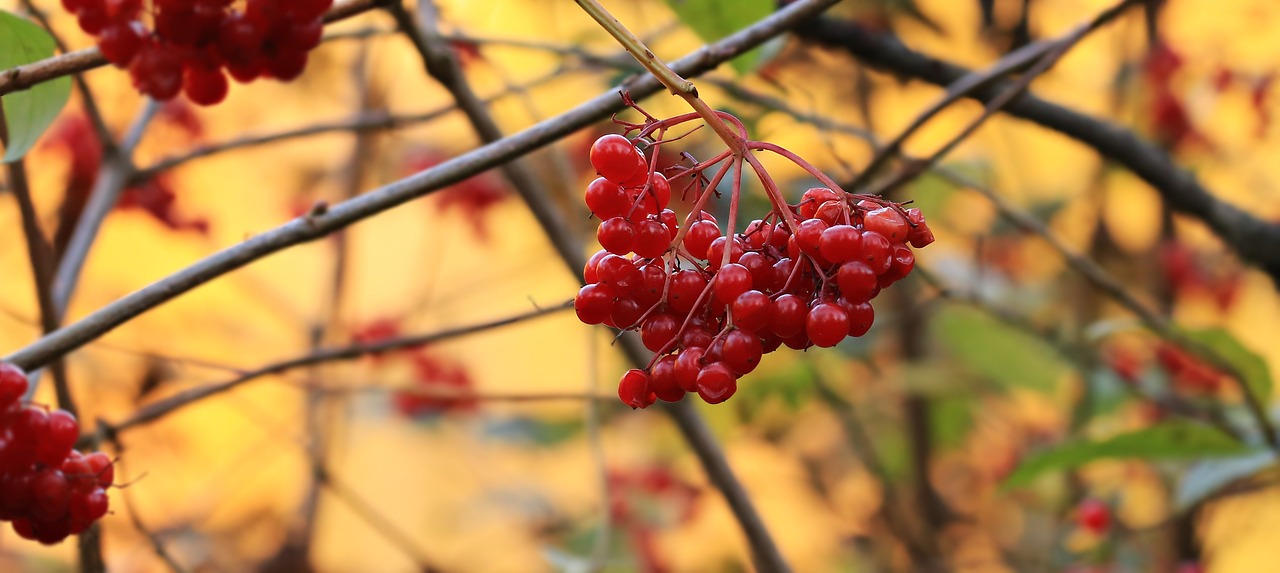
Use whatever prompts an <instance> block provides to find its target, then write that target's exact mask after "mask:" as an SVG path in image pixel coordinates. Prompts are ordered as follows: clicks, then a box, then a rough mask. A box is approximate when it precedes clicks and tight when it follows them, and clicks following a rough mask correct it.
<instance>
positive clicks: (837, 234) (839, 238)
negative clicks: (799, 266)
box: [818, 225, 862, 263]
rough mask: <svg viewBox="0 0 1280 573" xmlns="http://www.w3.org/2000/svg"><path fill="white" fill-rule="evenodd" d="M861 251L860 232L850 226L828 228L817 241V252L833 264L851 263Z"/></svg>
mask: <svg viewBox="0 0 1280 573" xmlns="http://www.w3.org/2000/svg"><path fill="white" fill-rule="evenodd" d="M861 249H862V232H861V231H859V230H857V229H856V228H854V227H853V226H852V225H835V226H832V227H828V228H827V230H825V231H823V232H822V236H821V237H820V238H819V239H818V252H819V253H821V254H822V258H824V259H827V260H828V261H831V262H833V263H843V262H845V261H851V260H853V259H854V258H856V257H857V256H858V253H859V251H860V250H861Z"/></svg>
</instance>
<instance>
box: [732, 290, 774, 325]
mask: <svg viewBox="0 0 1280 573" xmlns="http://www.w3.org/2000/svg"><path fill="white" fill-rule="evenodd" d="M732 310H733V324H734V326H737V327H738V328H741V329H743V330H746V331H748V332H752V333H756V334H764V333H766V332H765V331H767V330H768V328H769V322H770V321H771V320H772V319H773V301H771V300H769V297H768V295H766V294H764V293H762V292H760V291H758V290H749V291H747V292H744V293H742V294H741V295H738V298H736V299H734V301H733V306H732Z"/></svg>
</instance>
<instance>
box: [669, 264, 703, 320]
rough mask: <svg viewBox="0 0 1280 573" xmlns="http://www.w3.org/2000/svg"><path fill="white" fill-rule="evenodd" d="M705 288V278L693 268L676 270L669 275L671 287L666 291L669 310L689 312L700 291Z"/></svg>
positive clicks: (681, 312)
mask: <svg viewBox="0 0 1280 573" xmlns="http://www.w3.org/2000/svg"><path fill="white" fill-rule="evenodd" d="M706 288H707V279H706V278H705V277H703V276H702V273H699V272H698V271H694V270H688V269H686V270H682V271H677V272H676V273H675V274H674V275H672V276H671V287H670V290H669V291H668V293H667V304H668V305H670V306H671V310H674V311H676V312H677V313H680V314H682V315H684V314H689V312H690V311H692V310H693V305H694V303H695V302H697V300H698V297H700V296H701V295H702V291H704V290H706Z"/></svg>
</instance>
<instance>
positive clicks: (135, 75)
mask: <svg viewBox="0 0 1280 573" xmlns="http://www.w3.org/2000/svg"><path fill="white" fill-rule="evenodd" d="M129 76H130V77H131V78H132V79H133V87H135V88H137V89H138V91H140V92H142V93H144V94H147V95H148V96H151V98H152V99H156V100H162V101H163V100H169V99H173V97H174V96H176V95H178V92H179V91H181V90H182V60H181V58H180V57H179V56H178V54H177V53H176V52H174V51H172V50H169V49H166V48H165V47H164V46H161V45H160V44H157V43H155V42H151V43H148V44H146V45H145V46H143V47H142V48H141V49H140V50H139V51H138V54H137V55H136V56H134V58H133V63H131V64H130V65H129Z"/></svg>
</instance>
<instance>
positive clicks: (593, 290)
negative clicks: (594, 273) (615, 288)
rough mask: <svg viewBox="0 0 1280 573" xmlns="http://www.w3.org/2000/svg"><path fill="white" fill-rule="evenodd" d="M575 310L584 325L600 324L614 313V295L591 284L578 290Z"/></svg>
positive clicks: (574, 304) (603, 288)
mask: <svg viewBox="0 0 1280 573" xmlns="http://www.w3.org/2000/svg"><path fill="white" fill-rule="evenodd" d="M573 310H574V312H576V313H577V314H578V320H580V321H582V323H583V324H600V323H602V322H604V320H605V319H606V318H609V313H611V312H612V311H613V294H612V293H610V292H609V290H608V289H607V288H605V287H602V286H600V285H597V284H589V285H587V286H584V287H582V288H581V289H580V290H578V296H577V297H575V298H574V299H573Z"/></svg>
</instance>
